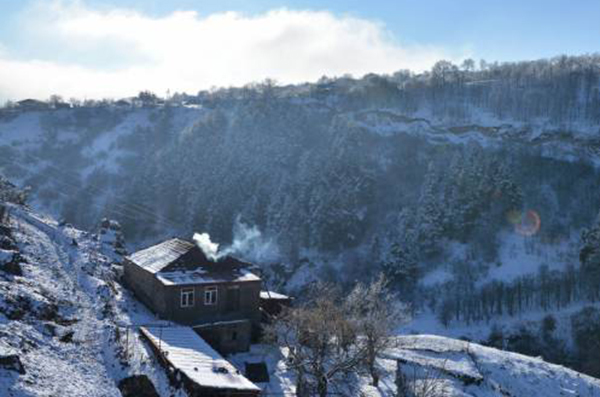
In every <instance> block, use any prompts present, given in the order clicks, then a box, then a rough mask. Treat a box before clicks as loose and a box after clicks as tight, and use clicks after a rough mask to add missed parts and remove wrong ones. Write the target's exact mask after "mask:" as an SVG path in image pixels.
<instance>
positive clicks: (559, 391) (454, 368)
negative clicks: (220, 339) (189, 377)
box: [230, 335, 600, 397]
mask: <svg viewBox="0 0 600 397" xmlns="http://www.w3.org/2000/svg"><path fill="white" fill-rule="evenodd" d="M230 359H231V360H232V362H233V363H234V364H235V365H236V367H238V368H239V369H241V370H243V368H244V366H245V364H246V363H259V362H264V363H266V364H267V367H268V370H269V375H270V382H269V383H259V384H258V385H259V386H261V387H262V388H263V391H264V393H266V394H267V395H271V394H272V395H281V396H290V397H291V396H294V393H295V380H294V375H293V373H292V372H291V371H288V370H287V368H286V366H285V350H279V349H277V348H275V347H273V346H268V345H254V346H252V348H251V350H250V351H249V352H248V353H240V354H235V355H233V356H231V357H230ZM398 362H399V363H400V368H401V372H402V375H403V379H404V381H405V384H406V388H407V389H408V390H409V391H412V392H413V393H415V394H417V395H426V396H432V397H433V396H436V397H437V396H445V397H451V396H460V397H496V396H505V397H532V396H543V397H555V396H556V397H560V396H581V397H600V380H599V379H595V378H592V377H590V376H586V375H582V374H580V373H578V372H575V371H573V370H570V369H568V368H565V367H562V366H559V365H555V364H550V363H547V362H545V361H543V360H542V359H540V358H534V357H528V356H524V355H521V354H516V353H510V352H505V351H500V350H497V349H493V348H489V347H484V346H481V345H478V344H475V343H469V342H464V341H461V340H456V339H450V338H446V337H440V336H432V335H414V336H399V337H397V338H396V344H395V347H393V348H391V349H388V350H387V351H386V352H385V353H384V354H383V355H382V357H381V358H380V359H379V360H378V367H379V368H380V370H382V372H383V377H382V378H381V380H380V383H379V386H378V387H374V386H371V385H370V382H369V381H370V379H369V378H368V377H359V378H358V379H349V380H348V383H347V384H346V385H343V386H342V387H347V388H348V390H354V392H348V393H350V394H347V395H356V393H357V391H356V390H357V389H356V388H355V387H353V386H352V384H351V383H354V386H358V390H360V393H362V395H364V396H370V397H382V396H394V395H396V393H397V386H396V372H397V369H398ZM419 392H421V393H423V394H419ZM427 393H428V394H427Z"/></svg>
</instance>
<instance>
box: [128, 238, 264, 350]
mask: <svg viewBox="0 0 600 397" xmlns="http://www.w3.org/2000/svg"><path fill="white" fill-rule="evenodd" d="M250 267H251V265H250V264H248V263H245V262H242V261H240V260H237V259H235V258H232V257H224V258H221V259H219V260H211V259H209V258H208V257H207V256H206V255H205V254H204V252H202V250H201V249H200V248H199V247H198V246H196V244H194V243H191V242H188V241H185V240H180V239H172V240H167V241H165V242H163V243H160V244H158V245H155V246H153V247H150V248H147V249H144V250H141V251H138V252H136V253H134V254H132V255H130V256H129V257H127V258H126V259H125V261H124V280H125V282H126V284H127V285H128V286H129V288H130V289H131V290H133V292H134V293H135V295H136V296H137V297H138V299H139V300H140V301H142V302H143V303H144V304H145V305H146V306H148V308H150V309H151V310H152V311H153V312H154V313H155V314H156V315H157V316H158V317H160V318H162V319H165V320H170V321H173V322H176V323H179V324H182V325H187V326H190V327H192V328H193V329H194V330H195V331H196V332H197V333H198V334H200V336H202V337H203V338H204V339H205V340H206V341H207V342H208V343H210V344H211V345H212V346H213V347H214V348H215V349H216V350H218V351H219V352H221V353H223V354H227V353H233V352H239V351H247V350H248V349H249V346H250V342H251V339H252V336H253V335H254V334H256V333H257V330H258V328H259V323H260V320H261V314H260V309H259V307H260V290H261V284H262V282H261V279H260V277H258V276H256V275H255V274H254V273H252V272H251V271H250V270H249V268H250Z"/></svg>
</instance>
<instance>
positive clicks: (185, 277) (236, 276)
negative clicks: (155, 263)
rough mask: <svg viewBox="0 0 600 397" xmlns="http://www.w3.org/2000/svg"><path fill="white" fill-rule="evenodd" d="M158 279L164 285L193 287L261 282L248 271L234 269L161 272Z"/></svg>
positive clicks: (157, 275)
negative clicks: (195, 285) (224, 270)
mask: <svg viewBox="0 0 600 397" xmlns="http://www.w3.org/2000/svg"><path fill="white" fill-rule="evenodd" d="M156 277H157V278H158V280H159V281H160V282H162V283H163V284H164V285H193V284H214V283H239V282H244V281H260V277H258V276H257V275H255V274H254V273H252V272H250V271H249V270H247V269H234V270H231V271H230V272H209V271H206V270H203V269H198V270H194V271H177V272H159V273H157V274H156Z"/></svg>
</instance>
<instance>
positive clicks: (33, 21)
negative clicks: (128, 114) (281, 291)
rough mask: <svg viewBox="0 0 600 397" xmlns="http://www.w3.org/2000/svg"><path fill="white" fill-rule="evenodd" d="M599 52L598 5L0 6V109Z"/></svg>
mask: <svg viewBox="0 0 600 397" xmlns="http://www.w3.org/2000/svg"><path fill="white" fill-rule="evenodd" d="M598 51H600V1H598V0H577V1H572V0H571V1H566V0H545V1H542V0H521V1H516V0H503V1H497V0H479V1H475V0H419V1H418V0H396V1H380V0H369V1H365V0H362V1H359V0H346V1H341V0H332V1H314V0H302V1H274V0H259V1H241V0H219V1H217V0H196V1H192V0H178V1H177V0H175V1H165V0H145V1H142V0H120V1H116V0H112V1H101V0H45V1H40V0H35V1H34V0H29V1H27V0H26V1H17V0H15V1H10V0H9V1H2V2H0V99H8V98H10V99H18V98H20V97H23V96H36V97H44V96H48V95H49V94H50V93H59V94H60V93H62V94H63V95H64V96H68V95H72V96H78V97H117V96H125V95H133V94H135V91H136V90H140V89H145V88H147V89H153V90H155V91H157V92H159V93H162V92H163V91H166V90H167V89H169V90H170V91H171V92H173V91H187V92H196V91H198V90H199V89H205V88H208V87H210V86H227V85H243V84H245V83H249V82H252V81H260V80H262V79H264V78H266V77H272V78H275V79H276V80H277V81H280V82H281V83H288V82H300V81H310V80H315V79H317V78H318V77H320V76H322V75H328V76H335V75H341V74H345V73H349V74H352V75H358V76H360V75H362V74H365V73H368V72H379V73H391V72H393V71H394V70H398V69H403V68H408V69H412V70H416V71H419V70H424V69H428V68H429V67H431V65H432V64H433V63H434V62H435V61H436V60H438V59H441V58H444V59H449V60H452V61H454V62H460V61H462V60H463V59H465V58H468V57H470V58H474V59H476V60H479V59H481V58H484V59H486V60H489V61H515V60H524V59H537V58H544V57H551V56H554V55H558V54H583V53H592V52H598Z"/></svg>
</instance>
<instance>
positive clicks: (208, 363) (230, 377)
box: [140, 326, 260, 392]
mask: <svg viewBox="0 0 600 397" xmlns="http://www.w3.org/2000/svg"><path fill="white" fill-rule="evenodd" d="M140 330H141V332H142V333H143V334H144V335H145V336H146V337H147V338H148V339H149V340H150V342H151V343H152V344H153V345H154V346H155V347H156V348H158V346H160V351H161V354H162V355H163V357H164V358H165V360H167V361H168V362H169V363H170V364H171V365H172V366H173V367H175V368H177V369H178V370H180V371H181V372H182V373H183V374H185V375H186V376H187V377H188V378H189V379H190V380H191V381H193V382H195V383H197V384H198V385H199V386H202V387H207V388H215V389H232V390H238V391H240V390H243V391H254V392H260V388H259V387H258V386H256V385H255V384H254V383H252V382H250V381H249V380H248V379H246V378H245V377H244V376H243V375H241V374H240V372H239V371H238V370H237V369H236V368H235V367H234V366H233V365H232V364H231V363H229V362H228V361H227V360H225V359H224V358H223V357H221V355H220V354H219V353H217V352H216V351H215V350H214V349H213V348H212V347H210V346H209V345H208V343H206V342H205V341H204V339H202V338H201V337H200V336H198V334H196V333H195V332H194V331H193V330H192V329H191V328H189V327H182V326H172V327H171V326H170V327H163V328H159V327H141V328H140ZM159 341H160V342H159Z"/></svg>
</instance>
